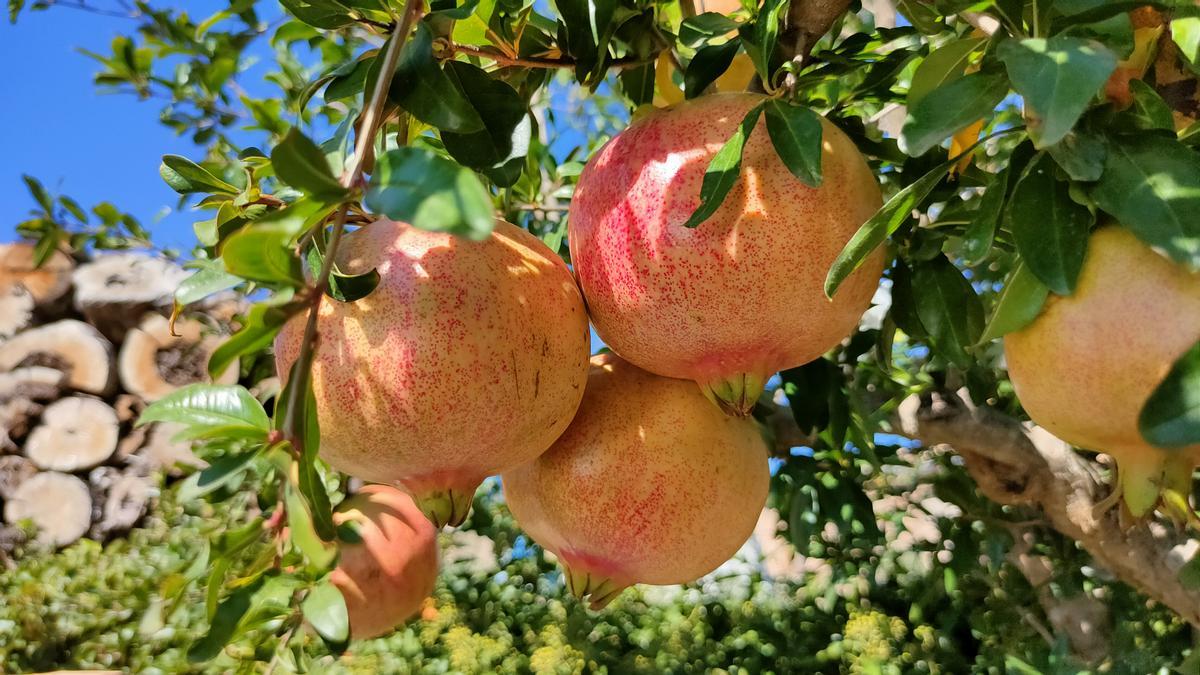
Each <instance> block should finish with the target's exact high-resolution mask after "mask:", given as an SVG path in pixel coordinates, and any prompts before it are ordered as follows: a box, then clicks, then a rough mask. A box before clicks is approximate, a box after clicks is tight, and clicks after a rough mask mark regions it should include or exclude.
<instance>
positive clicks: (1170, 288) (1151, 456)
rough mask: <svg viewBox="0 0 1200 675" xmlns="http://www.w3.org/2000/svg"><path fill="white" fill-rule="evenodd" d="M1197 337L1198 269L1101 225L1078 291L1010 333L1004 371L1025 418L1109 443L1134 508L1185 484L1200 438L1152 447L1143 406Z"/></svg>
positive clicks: (1081, 441)
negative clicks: (1141, 424) (1144, 431)
mask: <svg viewBox="0 0 1200 675" xmlns="http://www.w3.org/2000/svg"><path fill="white" fill-rule="evenodd" d="M1197 340H1200V274H1195V273H1190V272H1188V271H1187V270H1185V269H1184V268H1183V267H1181V266H1179V265H1176V264H1175V263H1174V262H1172V261H1171V260H1170V259H1168V258H1166V257H1164V256H1162V255H1160V254H1158V253H1157V252H1155V251H1154V250H1153V249H1151V248H1150V247H1149V246H1146V245H1145V244H1143V243H1142V242H1141V241H1140V240H1139V239H1138V238H1137V237H1136V236H1134V235H1133V233H1131V232H1129V231H1128V230H1126V229H1124V228H1122V227H1119V226H1107V227H1102V228H1100V229H1098V230H1096V231H1095V232H1094V233H1093V234H1092V236H1091V239H1090V240H1089V242H1088V251H1087V257H1086V258H1085V259H1084V264H1083V270H1082V271H1081V273H1080V276H1079V282H1078V284H1077V286H1076V288H1075V292H1074V293H1073V294H1072V295H1070V296H1066V297H1060V296H1055V295H1051V296H1050V298H1049V299H1048V300H1047V301H1046V305H1045V307H1043V308H1042V311H1041V314H1039V315H1038V317H1037V318H1036V319H1035V320H1034V321H1033V323H1031V324H1029V325H1028V326H1026V327H1025V328H1024V329H1022V330H1020V331H1017V332H1015V333H1012V334H1010V335H1008V336H1007V337H1006V338H1005V340H1004V347H1005V350H1004V351H1005V357H1006V359H1007V361H1008V374H1009V377H1010V378H1011V379H1012V383H1013V387H1014V388H1015V389H1016V393H1017V397H1018V398H1019V399H1020V401H1021V405H1022V406H1024V408H1025V412H1027V413H1028V414H1029V417H1030V418H1031V419H1032V420H1033V421H1035V422H1037V423H1038V424H1040V425H1041V426H1043V427H1045V428H1046V429H1047V430H1048V431H1050V432H1051V433H1053V434H1055V435H1056V436H1058V437H1059V438H1061V439H1063V440H1064V441H1066V442H1068V443H1071V444H1073V445H1077V446H1079V447H1082V448H1086V449H1089V450H1096V451H1102V452H1106V453H1108V454H1109V455H1111V456H1112V457H1113V458H1114V459H1115V460H1116V461H1117V466H1118V481H1119V485H1118V488H1119V490H1120V493H1121V494H1122V495H1123V496H1124V498H1125V503H1126V506H1127V507H1128V508H1129V510H1130V512H1131V513H1133V514H1134V515H1142V514H1144V513H1146V512H1147V511H1148V510H1150V509H1151V508H1153V507H1154V506H1155V504H1156V503H1157V502H1158V498H1159V494H1160V491H1161V490H1162V489H1163V488H1170V489H1177V488H1179V487H1181V486H1182V487H1187V488H1188V490H1187V491H1188V492H1190V485H1191V473H1192V467H1193V466H1195V464H1196V459H1197V457H1198V456H1200V445H1197V446H1192V447H1188V448H1179V449H1175V450H1165V449H1161V448H1156V447H1154V446H1151V445H1150V444H1149V443H1147V442H1146V441H1145V440H1144V439H1143V438H1142V435H1141V433H1140V432H1139V431H1138V415H1139V414H1140V413H1141V410H1142V407H1143V406H1144V405H1145V403H1146V399H1148V398H1149V397H1150V394H1152V393H1153V392H1154V390H1155V388H1157V386H1158V384H1159V383H1160V382H1161V381H1162V379H1163V378H1164V377H1165V376H1166V374H1167V373H1168V372H1169V371H1170V369H1171V366H1172V365H1173V364H1174V363H1175V361H1176V360H1178V359H1179V357H1180V356H1182V355H1183V354H1184V352H1186V351H1187V350H1188V349H1189V348H1190V347H1191V346H1192V345H1194V344H1196V341H1197Z"/></svg>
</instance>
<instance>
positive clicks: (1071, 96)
mask: <svg viewBox="0 0 1200 675" xmlns="http://www.w3.org/2000/svg"><path fill="white" fill-rule="evenodd" d="M997 54H998V55H999V57H1000V58H1001V60H1003V61H1004V64H1005V66H1006V67H1007V68H1008V75H1009V78H1010V79H1011V80H1012V86H1013V89H1015V90H1016V91H1017V93H1018V94H1020V95H1021V96H1022V97H1024V98H1025V123H1026V126H1027V127H1028V129H1029V136H1030V138H1032V139H1033V142H1034V143H1035V144H1036V145H1037V146H1038V147H1039V148H1042V147H1046V146H1049V145H1054V144H1055V143H1057V142H1059V141H1060V140H1062V138H1063V137H1064V136H1066V135H1067V132H1068V131H1070V130H1071V128H1072V127H1074V126H1075V122H1076V121H1077V120H1078V119H1079V116H1080V115H1082V114H1083V111H1084V110H1085V109H1086V108H1087V107H1088V104H1089V103H1091V101H1092V98H1093V97H1094V96H1096V94H1097V92H1099V90H1100V87H1102V86H1103V85H1104V82H1105V81H1106V80H1108V76H1109V75H1111V74H1112V72H1113V70H1114V69H1115V68H1116V66H1117V57H1116V56H1115V55H1114V54H1113V53H1112V52H1111V51H1110V50H1109V49H1108V48H1107V47H1105V46H1104V45H1102V44H1100V43H1099V42H1096V41H1094V40H1085V39H1082V38H1077V37H1070V36H1066V35H1056V36H1054V37H1051V38H1049V39H1042V38H1029V39H1026V40H1006V41H1005V42H1003V43H1001V45H1000V47H999V49H998V50H997Z"/></svg>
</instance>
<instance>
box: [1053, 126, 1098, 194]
mask: <svg viewBox="0 0 1200 675" xmlns="http://www.w3.org/2000/svg"><path fill="white" fill-rule="evenodd" d="M1046 150H1048V151H1049V152H1050V156H1052V157H1053V158H1054V161H1055V162H1058V165H1059V166H1060V167H1062V169H1063V171H1066V172H1067V175H1068V176H1070V177H1071V178H1072V179H1073V180H1079V181H1088V182H1091V181H1096V180H1099V179H1100V175H1101V174H1103V173H1104V158H1105V157H1106V156H1107V155H1108V148H1106V147H1104V141H1103V140H1102V139H1100V138H1098V137H1097V136H1094V135H1093V134H1091V133H1089V132H1086V131H1082V130H1080V131H1072V132H1069V133H1068V134H1067V135H1066V136H1063V139H1062V140H1061V141H1059V142H1057V143H1055V144H1054V145H1051V146H1050V147H1048V148H1046Z"/></svg>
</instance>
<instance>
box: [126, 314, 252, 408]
mask: <svg viewBox="0 0 1200 675" xmlns="http://www.w3.org/2000/svg"><path fill="white" fill-rule="evenodd" d="M221 341H222V340H221V338H220V337H219V336H216V335H205V334H204V325H203V324H202V323H200V322H199V321H196V320H195V319H180V320H178V321H176V322H175V334H174V335H172V334H171V326H170V322H168V321H167V319H166V317H164V316H162V315H161V314H153V313H152V314H147V315H146V316H145V318H143V319H142V322H141V323H140V324H138V326H137V327H136V328H134V329H133V330H130V331H129V332H128V333H127V334H126V335H125V342H124V343H123V344H122V345H121V354H120V357H119V359H118V362H117V363H118V365H117V370H118V372H119V373H120V376H121V384H122V385H124V387H125V390H126V391H129V392H130V393H133V394H137V395H138V396H140V397H142V398H143V399H145V400H146V401H157V400H158V399H160V398H162V397H163V396H166V395H167V394H169V393H171V392H173V391H175V390H176V389H179V388H180V387H182V386H184V385H187V384H192V383H194V382H208V381H209V377H208V358H209V356H211V355H212V353H213V351H214V350H216V348H217V347H219V346H220V344H221ZM237 378H238V367H237V363H236V362H235V363H234V364H232V365H230V367H229V368H226V369H225V372H224V373H222V374H221V377H220V378H218V382H219V383H221V384H233V383H235V382H237Z"/></svg>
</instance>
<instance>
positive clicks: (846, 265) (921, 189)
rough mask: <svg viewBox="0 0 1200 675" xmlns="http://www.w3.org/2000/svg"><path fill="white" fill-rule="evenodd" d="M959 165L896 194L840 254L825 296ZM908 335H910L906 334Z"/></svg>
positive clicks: (932, 173)
mask: <svg viewBox="0 0 1200 675" xmlns="http://www.w3.org/2000/svg"><path fill="white" fill-rule="evenodd" d="M973 149H974V146H971V148H968V149H967V150H966V152H970V151H971V150H973ZM957 161H958V157H951V158H950V159H948V160H946V161H945V162H942V163H941V164H939V165H937V166H936V167H934V168H933V170H932V171H929V172H928V173H926V174H925V175H924V176H921V177H920V178H918V179H917V180H915V181H913V183H912V184H910V185H909V186H907V187H905V188H904V189H903V190H901V191H899V192H897V193H896V195H895V196H893V197H892V198H891V199H889V200H888V201H887V203H886V204H884V205H883V206H882V207H881V208H880V209H879V210H878V211H876V212H875V215H873V216H871V217H870V218H869V219H868V220H867V222H865V223H863V225H862V227H860V228H858V231H857V232H855V233H854V236H853V237H851V238H850V241H848V242H846V246H845V247H843V248H842V252H841V253H839V254H838V257H837V259H835V260H834V261H833V264H832V265H830V267H829V273H828V274H827V275H826V276H825V295H826V296H827V297H830V298H832V297H833V294H834V293H836V292H837V289H838V286H841V285H842V282H843V281H845V280H846V277H848V276H850V275H851V274H853V273H854V270H856V269H858V266H859V265H861V264H862V261H863V260H866V258H867V256H869V255H870V254H871V252H872V251H874V250H875V249H876V248H878V247H879V245H880V244H882V243H883V242H884V241H885V240H886V239H887V238H888V237H889V236H891V235H892V233H894V232H895V231H896V230H898V229H899V228H900V226H901V225H903V224H904V221H906V220H908V219H909V218H910V217H911V216H912V211H913V209H915V208H917V206H918V205H919V204H921V203H922V202H923V201H925V198H926V197H928V196H929V193H930V192H932V191H933V188H934V187H936V186H937V184H938V183H940V182H942V179H944V178H945V177H946V172H948V171H949V170H950V167H952V166H954V164H955V163H956V162H957ZM906 332H907V331H906Z"/></svg>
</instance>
